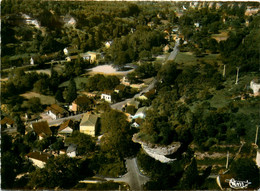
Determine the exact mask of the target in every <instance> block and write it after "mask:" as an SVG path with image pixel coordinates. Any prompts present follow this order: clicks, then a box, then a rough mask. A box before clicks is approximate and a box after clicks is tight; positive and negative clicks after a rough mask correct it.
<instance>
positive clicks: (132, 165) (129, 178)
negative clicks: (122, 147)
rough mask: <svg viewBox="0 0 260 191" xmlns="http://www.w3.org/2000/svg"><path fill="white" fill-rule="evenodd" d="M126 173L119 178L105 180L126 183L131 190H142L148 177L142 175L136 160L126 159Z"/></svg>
mask: <svg viewBox="0 0 260 191" xmlns="http://www.w3.org/2000/svg"><path fill="white" fill-rule="evenodd" d="M126 167H127V173H126V174H125V175H123V176H122V177H121V178H105V179H106V180H108V181H109V180H113V181H114V182H126V183H128V184H129V186H130V189H131V190H142V187H143V185H144V184H145V183H146V182H147V181H148V180H149V178H148V177H146V176H144V175H142V174H141V173H140V171H139V169H138V167H137V162H136V158H133V159H126Z"/></svg>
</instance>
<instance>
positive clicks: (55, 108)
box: [46, 104, 69, 119]
mask: <svg viewBox="0 0 260 191" xmlns="http://www.w3.org/2000/svg"><path fill="white" fill-rule="evenodd" d="M46 111H47V115H49V116H50V117H51V118H52V119H58V118H62V117H65V116H67V115H68V114H69V112H68V111H66V110H65V109H63V108H62V107H60V106H59V105H57V104H52V105H51V106H48V107H47V108H46Z"/></svg>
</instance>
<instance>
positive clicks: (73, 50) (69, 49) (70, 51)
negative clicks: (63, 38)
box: [63, 47, 79, 56]
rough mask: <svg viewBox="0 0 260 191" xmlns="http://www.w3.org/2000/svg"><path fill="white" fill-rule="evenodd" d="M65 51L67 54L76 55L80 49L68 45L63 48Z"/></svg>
mask: <svg viewBox="0 0 260 191" xmlns="http://www.w3.org/2000/svg"><path fill="white" fill-rule="evenodd" d="M63 52H64V54H65V55H66V56H68V55H75V54H77V53H78V52H79V51H78V49H77V48H75V47H66V48H64V49H63Z"/></svg>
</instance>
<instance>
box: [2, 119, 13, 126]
mask: <svg viewBox="0 0 260 191" xmlns="http://www.w3.org/2000/svg"><path fill="white" fill-rule="evenodd" d="M4 124H8V125H13V124H14V120H12V119H10V118H8V117H4V119H2V120H1V125H4Z"/></svg>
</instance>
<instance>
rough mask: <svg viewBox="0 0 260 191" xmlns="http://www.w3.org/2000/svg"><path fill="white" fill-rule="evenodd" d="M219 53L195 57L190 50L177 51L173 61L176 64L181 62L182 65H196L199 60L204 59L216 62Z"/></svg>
mask: <svg viewBox="0 0 260 191" xmlns="http://www.w3.org/2000/svg"><path fill="white" fill-rule="evenodd" d="M218 56H219V54H208V55H205V56H204V57H196V56H195V55H193V54H192V53H191V52H178V54H177V56H176V58H175V62H176V63H178V64H183V65H184V66H187V65H196V64H199V63H200V62H201V61H205V62H207V63H214V62H218Z"/></svg>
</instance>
